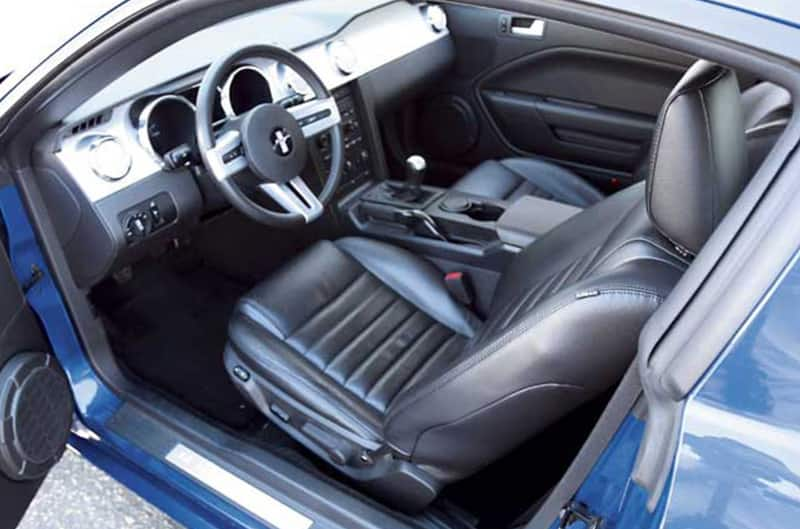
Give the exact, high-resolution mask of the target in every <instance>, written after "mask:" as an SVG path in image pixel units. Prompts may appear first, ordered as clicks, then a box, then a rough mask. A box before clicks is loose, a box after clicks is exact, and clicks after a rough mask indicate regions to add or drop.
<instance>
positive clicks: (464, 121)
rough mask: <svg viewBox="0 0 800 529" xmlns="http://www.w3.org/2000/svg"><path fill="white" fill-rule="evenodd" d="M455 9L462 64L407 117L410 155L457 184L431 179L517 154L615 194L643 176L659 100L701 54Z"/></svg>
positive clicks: (451, 8)
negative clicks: (422, 157) (545, 162)
mask: <svg viewBox="0 0 800 529" xmlns="http://www.w3.org/2000/svg"><path fill="white" fill-rule="evenodd" d="M445 9H446V12H447V18H448V27H449V30H450V33H451V36H452V38H453V42H454V45H455V50H456V58H455V64H454V65H453V69H452V71H451V72H450V74H449V75H448V76H447V77H446V79H443V80H442V82H441V83H439V84H438V85H437V89H436V91H435V92H432V93H428V94H426V95H425V97H424V98H422V99H421V100H419V101H418V102H417V104H416V107H415V108H414V111H413V113H411V114H413V116H412V117H408V116H406V118H405V119H403V120H398V121H399V122H400V123H401V124H402V127H405V128H404V130H403V131H402V132H401V133H400V134H399V137H400V138H402V141H401V143H403V142H405V143H406V144H408V145H407V146H406V149H407V150H421V151H422V152H423V154H425V155H426V156H427V157H429V159H431V160H432V161H433V162H434V165H436V164H437V163H438V164H439V166H440V167H446V168H451V173H452V174H451V175H450V180H451V181H450V182H447V181H446V180H447V176H444V177H441V179H440V181H437V182H433V183H437V184H439V185H447V184H448V183H452V180H454V179H455V178H457V177H458V176H460V175H461V174H463V172H464V171H465V170H466V169H468V168H470V167H472V166H474V165H476V164H477V163H479V162H481V161H483V160H486V159H498V158H504V157H514V156H526V157H528V156H532V157H539V158H544V159H548V160H550V161H554V162H556V163H558V164H560V165H563V166H565V167H568V168H570V169H572V170H573V171H575V172H577V173H578V174H579V175H580V176H582V177H584V178H586V179H588V180H589V181H591V182H592V183H593V184H594V185H596V186H597V187H599V188H601V189H604V190H605V191H609V192H610V191H613V190H615V189H618V188H619V187H622V186H624V185H627V184H630V183H632V182H633V181H635V180H637V179H639V178H640V175H637V168H638V167H640V165H641V164H642V162H643V160H644V159H645V158H646V156H647V154H648V151H649V147H650V143H651V138H652V133H653V129H654V127H655V122H656V118H657V116H658V113H659V110H660V108H661V105H662V103H663V102H664V100H665V99H666V97H667V95H668V94H669V92H670V90H671V89H672V87H673V86H674V85H675V83H676V82H677V81H678V80H679V79H680V77H681V75H682V74H683V72H684V71H685V69H686V68H687V67H688V66H689V65H690V64H691V63H692V62H693V61H694V58H693V57H690V56H688V55H684V54H680V53H676V52H672V51H669V50H665V49H662V48H658V47H655V46H651V45H647V44H644V43H641V42H637V41H634V40H631V39H627V38H624V37H619V36H616V35H611V34H609V33H605V32H602V31H597V30H593V29H589V28H585V27H580V26H576V25H572V24H567V23H564V22H559V21H555V20H545V19H543V18H537V17H535V16H527V15H526V16H523V15H517V14H514V13H511V12H506V11H501V10H496V9H487V8H479V7H474V6H466V5H457V4H446V5H445ZM391 134H392V133H389V135H391ZM440 175H441V173H439V175H434V176H433V178H436V176H440Z"/></svg>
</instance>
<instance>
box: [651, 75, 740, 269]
mask: <svg viewBox="0 0 800 529" xmlns="http://www.w3.org/2000/svg"><path fill="white" fill-rule="evenodd" d="M740 99H741V94H740V91H739V82H738V81H737V79H736V74H735V73H734V72H733V71H732V70H730V69H728V68H724V67H722V66H719V65H716V64H712V63H710V62H707V61H698V62H696V63H695V64H694V65H693V66H692V67H691V68H689V70H688V71H687V72H686V74H685V75H684V76H683V78H682V79H681V80H680V81H679V82H678V84H677V85H676V86H675V88H674V89H673V90H672V93H670V95H669V97H668V98H667V100H666V102H665V103H664V106H663V108H662V109H661V114H660V115H659V119H658V124H657V126H656V132H655V136H654V145H653V149H652V158H651V161H650V173H649V174H648V178H647V211H648V213H649V215H650V219H651V220H652V221H653V224H654V225H655V226H656V227H657V228H658V230H659V231H660V232H661V233H662V234H663V235H664V236H665V237H667V238H668V239H670V240H671V241H672V242H673V243H674V244H675V245H676V246H678V247H679V248H680V249H681V250H683V251H686V252H688V253H691V254H696V253H697V252H698V251H699V250H700V248H701V247H702V246H703V244H704V243H705V242H706V240H707V239H708V237H709V236H710V235H711V232H713V231H714V228H716V226H717V224H719V222H720V221H721V220H722V217H724V216H725V213H727V211H728V209H729V208H730V207H731V205H732V204H733V202H734V201H735V200H736V198H737V197H738V196H739V193H740V192H741V191H742V189H743V188H744V186H745V184H746V182H747V178H748V164H747V149H746V147H745V130H744V123H743V119H742V106H741V102H740Z"/></svg>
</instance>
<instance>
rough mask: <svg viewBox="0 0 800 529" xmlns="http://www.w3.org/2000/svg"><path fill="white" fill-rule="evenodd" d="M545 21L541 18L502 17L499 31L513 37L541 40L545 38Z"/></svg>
mask: <svg viewBox="0 0 800 529" xmlns="http://www.w3.org/2000/svg"><path fill="white" fill-rule="evenodd" d="M545 25H546V23H545V21H544V20H542V19H540V18H532V17H519V16H511V15H500V21H499V23H498V31H499V32H500V33H501V34H506V35H510V36H513V37H521V38H529V39H541V38H543V37H544V29H545Z"/></svg>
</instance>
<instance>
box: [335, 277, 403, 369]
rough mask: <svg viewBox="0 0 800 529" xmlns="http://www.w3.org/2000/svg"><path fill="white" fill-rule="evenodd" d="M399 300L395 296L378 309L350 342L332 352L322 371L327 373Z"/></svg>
mask: <svg viewBox="0 0 800 529" xmlns="http://www.w3.org/2000/svg"><path fill="white" fill-rule="evenodd" d="M387 290H388V289H387ZM389 292H391V291H389ZM401 301H402V299H400V298H395V299H393V300H392V302H391V303H389V305H387V306H386V308H384V310H383V311H380V312H378V313H377V314H376V315H375V317H374V318H373V319H372V320H370V322H369V323H367V325H365V326H364V328H363V329H361V330H360V331H359V332H358V334H356V335H355V336H354V337H353V339H352V340H351V341H350V344H348V345H347V346H346V347H342V348H341V349H340V350H339V351H337V352H336V354H334V355H333V358H331V359H330V360H329V361H328V363H327V364H326V365H325V368H324V369H323V371H324V372H325V373H326V374H327V373H329V369H331V368H332V367H333V364H335V363H336V361H337V360H339V358H340V357H341V355H342V354H343V353H344V352H345V351H347V350H348V349H349V348H350V347H351V346H352V345H353V344H355V343H356V342H357V341H358V340H360V339H361V338H362V337H363V336H364V335H365V334H367V333H369V331H371V330H372V329H373V328H374V327H375V326H376V325H377V324H378V322H379V321H380V320H381V318H383V317H385V316H386V315H387V314H389V312H390V311H391V310H392V308H393V307H394V306H395V305H397V304H398V303H400V302H401ZM331 377H333V375H331Z"/></svg>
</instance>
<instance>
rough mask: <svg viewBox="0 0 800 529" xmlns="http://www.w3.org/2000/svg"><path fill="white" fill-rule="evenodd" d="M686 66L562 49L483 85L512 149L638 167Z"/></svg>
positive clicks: (618, 167) (497, 123)
mask: <svg viewBox="0 0 800 529" xmlns="http://www.w3.org/2000/svg"><path fill="white" fill-rule="evenodd" d="M683 71H684V70H683V68H682V67H678V66H675V65H673V64H669V63H663V62H657V61H653V60H644V59H641V58H637V57H631V56H626V55H620V54H611V53H606V52H598V51H595V50H588V49H575V48H557V49H551V50H547V51H544V52H540V53H534V54H532V55H529V56H526V57H525V58H524V59H522V60H518V61H514V62H512V63H511V64H509V65H506V66H502V67H500V68H498V69H497V70H496V71H494V72H492V73H490V74H489V75H488V76H487V77H485V78H484V79H482V80H481V81H479V86H478V90H479V93H480V98H481V101H482V103H483V104H484V107H485V109H486V113H487V114H488V117H489V119H490V120H491V122H492V125H494V127H495V128H496V129H497V132H498V134H499V135H500V136H501V137H502V139H503V140H504V141H505V142H506V143H508V144H509V146H510V148H511V150H513V151H518V152H522V153H525V154H528V155H538V156H543V157H546V158H551V159H555V160H560V161H562V162H575V163H580V164H589V165H596V166H599V167H601V168H604V169H611V170H615V171H622V172H625V173H632V172H634V170H635V169H636V167H637V165H638V164H639V163H640V162H641V160H642V159H643V158H644V157H645V156H646V155H647V152H648V151H649V147H650V140H651V138H652V134H653V130H654V128H655V122H656V119H657V117H658V112H659V110H660V108H661V105H662V103H663V101H664V100H665V99H666V97H667V95H668V94H669V92H670V91H671V90H672V87H673V86H674V85H675V83H677V82H678V80H679V79H680V77H681V75H682V73H683Z"/></svg>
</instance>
